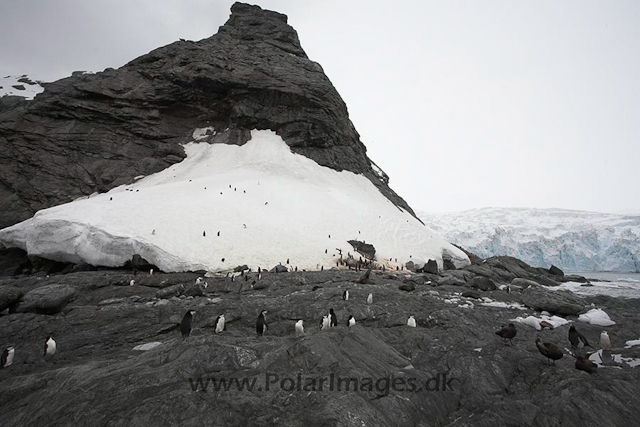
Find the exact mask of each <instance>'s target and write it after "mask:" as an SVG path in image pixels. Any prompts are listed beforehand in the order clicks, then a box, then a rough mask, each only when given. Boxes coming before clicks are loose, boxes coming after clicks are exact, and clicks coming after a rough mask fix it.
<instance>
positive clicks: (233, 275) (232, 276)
mask: <svg viewBox="0 0 640 427" xmlns="http://www.w3.org/2000/svg"><path fill="white" fill-rule="evenodd" d="M231 281H232V282H235V281H236V275H235V274H232V275H231Z"/></svg>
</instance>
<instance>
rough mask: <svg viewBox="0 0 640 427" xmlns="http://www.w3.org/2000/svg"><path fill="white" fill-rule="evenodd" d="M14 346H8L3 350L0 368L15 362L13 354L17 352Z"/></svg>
mask: <svg viewBox="0 0 640 427" xmlns="http://www.w3.org/2000/svg"><path fill="white" fill-rule="evenodd" d="M15 352H16V351H15V349H14V348H13V347H7V348H5V349H4V351H3V352H2V358H1V359H0V369H2V368H7V367H9V366H11V364H12V363H13V355H14V354H15Z"/></svg>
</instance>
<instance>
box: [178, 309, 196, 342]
mask: <svg viewBox="0 0 640 427" xmlns="http://www.w3.org/2000/svg"><path fill="white" fill-rule="evenodd" d="M194 314H196V312H195V310H189V311H187V312H186V313H185V315H184V317H183V318H182V322H180V332H182V338H186V337H188V336H189V335H191V327H192V323H193V315H194Z"/></svg>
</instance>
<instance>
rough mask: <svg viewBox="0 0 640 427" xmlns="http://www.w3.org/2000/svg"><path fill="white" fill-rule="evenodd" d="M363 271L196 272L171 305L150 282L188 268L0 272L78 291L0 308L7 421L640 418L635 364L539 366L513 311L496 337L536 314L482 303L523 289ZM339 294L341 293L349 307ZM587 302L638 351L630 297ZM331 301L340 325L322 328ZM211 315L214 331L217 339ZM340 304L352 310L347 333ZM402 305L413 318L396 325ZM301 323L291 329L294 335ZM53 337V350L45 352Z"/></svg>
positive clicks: (630, 352)
mask: <svg viewBox="0 0 640 427" xmlns="http://www.w3.org/2000/svg"><path fill="white" fill-rule="evenodd" d="M252 274H253V273H252ZM360 274H361V273H358V272H355V271H349V270H343V271H324V272H306V273H302V272H299V273H281V274H269V273H266V272H263V276H262V279H261V280H259V281H258V283H260V284H261V285H262V286H261V287H262V289H260V290H259V291H258V290H257V286H256V287H254V288H253V289H252V288H251V286H250V284H248V283H246V282H245V281H244V280H236V281H235V282H231V279H230V278H225V277H224V276H216V277H211V278H207V279H206V280H207V283H208V284H209V286H208V287H207V288H206V289H205V290H204V295H201V296H185V295H182V296H180V297H178V296H174V297H172V298H169V299H158V298H156V296H155V294H156V291H157V289H158V288H159V287H160V288H165V289H166V288H168V287H169V286H176V285H178V286H182V287H184V288H186V287H188V286H190V285H192V284H194V283H195V281H196V279H197V277H198V275H197V274H188V273H184V274H163V273H154V274H153V275H152V276H150V275H148V274H142V273H138V274H137V275H135V276H134V275H133V273H132V272H126V271H93V272H79V273H70V274H58V275H52V276H50V277H42V276H40V277H36V276H22V277H14V278H7V279H3V282H2V286H12V287H13V288H17V289H21V290H23V291H24V292H25V293H26V294H29V293H31V292H33V290H37V289H38V288H44V287H51V286H58V285H63V284H64V285H66V286H70V287H73V288H74V289H75V290H76V293H77V297H76V299H75V300H72V301H70V302H69V303H68V304H67V305H66V307H64V309H63V310H62V312H60V313H57V314H51V315H46V314H41V313H11V314H8V313H7V312H6V311H5V312H4V313H0V345H3V346H9V345H12V346H14V347H15V349H16V350H15V351H16V353H15V359H14V362H13V364H12V365H11V366H10V367H8V368H6V369H0V407H2V408H3V412H2V420H3V423H4V424H6V425H35V424H40V423H43V422H44V423H45V424H47V425H51V426H61V425H69V424H74V425H102V424H114V425H128V426H143V425H152V424H155V425H182V426H196V425H202V424H208V423H209V421H207V420H214V421H212V422H211V423H210V424H214V425H238V426H240V425H274V426H275V425H278V426H299V425H309V426H312V425H313V426H315V425H326V426H334V425H335V426H343V425H344V426H347V425H363V424H366V425H375V426H416V425H434V426H446V425H455V426H460V427H463V426H484V425H486V426H489V425H506V426H524V425H530V426H545V425H556V424H557V423H558V420H562V425H563V426H564V425H566V426H569V427H573V426H575V427H577V426H583V425H598V426H601V427H614V426H616V427H617V426H622V425H630V423H632V421H633V420H635V419H638V418H639V417H640V408H639V407H638V405H629V404H628V402H629V399H630V396H637V395H638V393H640V368H638V367H636V368H632V367H631V366H629V364H627V363H626V362H620V363H617V362H615V361H614V360H611V361H609V362H606V363H609V366H611V367H613V366H615V369H614V368H611V367H608V368H603V369H598V372H597V373H596V374H593V375H588V374H586V373H584V372H581V371H578V370H576V369H575V367H574V360H573V358H571V357H570V356H569V355H566V356H565V357H564V358H563V359H561V360H559V361H557V362H556V366H554V367H550V366H548V364H547V360H546V359H545V358H544V356H542V355H540V354H539V352H538V350H537V348H536V346H535V339H536V338H537V337H538V336H539V334H540V332H539V331H538V330H536V329H535V328H533V327H531V326H528V325H526V324H522V323H517V328H518V335H517V336H516V337H515V339H514V340H513V345H509V344H508V345H505V344H503V343H502V341H501V339H500V338H499V337H496V336H495V334H494V331H495V330H497V329H498V328H499V327H500V325H501V324H502V323H506V322H508V321H511V319H513V318H514V317H516V316H523V317H526V316H527V315H537V313H536V312H535V311H532V310H513V309H508V308H499V307H486V306H483V305H482V303H483V301H484V298H485V297H487V296H490V297H491V298H494V299H497V300H500V301H502V302H505V303H516V302H518V300H519V298H520V295H519V294H517V293H511V294H507V293H506V292H504V291H499V290H498V291H487V292H478V293H475V294H474V293H466V295H467V296H468V297H469V298H468V299H467V300H464V301H462V300H461V299H462V298H464V297H461V296H459V294H458V292H459V291H460V288H459V287H453V286H446V285H442V286H437V288H434V287H432V286H435V284H433V283H432V285H431V286H428V285H418V286H416V287H415V289H414V290H413V291H411V292H405V291H403V290H400V286H402V285H406V284H408V283H413V281H410V282H405V280H406V279H407V277H406V272H404V273H402V274H395V273H394V274H389V273H376V272H372V273H371V279H372V280H371V283H368V284H359V283H355V280H356V279H357V278H358V277H359V276H360ZM423 276H424V275H420V274H412V275H411V278H416V279H420V278H422V277H423ZM451 277H453V276H451ZM461 277H462V276H461ZM132 279H135V281H136V282H135V284H134V285H133V286H129V283H130V281H131V280H132ZM346 288H348V289H349V290H350V298H349V300H348V301H343V300H342V292H343V291H344V289H346ZM436 289H437V290H436ZM369 293H372V294H373V295H374V298H373V303H372V304H367V303H366V297H367V295H368V294H369ZM478 298H483V300H482V301H480V300H478ZM454 300H459V302H458V303H452V302H453V301H454ZM463 302H464V304H463ZM585 303H587V304H591V303H595V304H597V305H598V306H601V307H606V311H607V313H608V314H609V315H611V317H612V318H613V319H615V320H616V324H615V325H613V326H611V327H607V330H608V332H609V335H610V337H611V340H612V342H613V344H614V345H613V347H614V348H615V350H614V351H612V352H613V353H615V354H618V353H620V354H623V355H624V357H625V358H639V357H640V347H639V346H636V347H632V348H630V349H622V348H621V347H623V346H624V342H625V341H626V340H630V339H637V338H638V337H639V336H640V324H639V323H638V322H637V313H638V310H640V300H638V299H627V300H618V299H615V298H607V297H595V298H591V297H587V298H586V301H585ZM329 308H333V309H334V310H335V313H336V315H337V316H338V327H335V328H330V329H329V330H324V331H320V330H319V327H318V323H319V320H320V319H321V317H322V316H323V315H326V314H327V312H328V310H329ZM189 309H193V310H195V311H196V314H195V317H194V329H193V332H192V334H191V336H190V337H189V338H187V339H183V338H182V337H181V336H180V332H179V328H178V327H177V324H178V323H179V322H180V319H181V318H182V316H183V315H184V313H185V312H186V311H187V310H189ZM263 309H267V310H268V313H267V321H268V324H269V329H268V332H267V334H266V335H265V336H264V337H261V338H259V339H258V338H256V337H255V320H256V317H257V315H258V313H259V312H260V311H261V310H263ZM220 314H225V317H226V328H225V331H224V332H222V333H219V334H216V333H215V332H214V329H215V321H216V318H217V316H218V315H220ZM349 315H353V316H354V317H355V318H356V320H357V324H356V326H354V327H351V328H348V327H347V326H346V320H347V318H348V316H349ZM410 315H413V316H415V319H416V322H417V325H418V327H416V328H411V327H408V326H407V325H406V322H407V318H408V316H410ZM299 319H303V320H304V325H305V334H304V335H303V336H296V335H295V332H294V324H295V323H296V322H297V321H298V320H299ZM572 320H574V321H575V320H576V318H573V319H572ZM579 329H580V332H581V333H583V334H584V335H585V336H586V337H587V338H588V339H589V341H590V342H591V343H593V344H595V343H596V342H597V337H598V336H599V335H600V332H601V330H602V326H597V325H591V324H588V323H582V322H580V325H579ZM567 331H568V325H562V326H558V327H556V328H554V329H552V330H548V331H544V332H542V334H543V339H544V341H547V342H553V343H556V344H557V345H558V347H560V348H563V347H564V346H568V340H567ZM48 335H52V336H53V337H54V339H55V340H56V341H57V343H58V351H57V353H56V355H55V356H54V357H53V358H50V359H43V358H42V343H43V342H44V340H45V339H46V337H47V336H48ZM145 349H146V350H145ZM332 376H333V378H334V383H333V386H331V381H330V379H331V378H332ZM322 378H324V379H325V380H323V381H324V386H323V388H322V389H320V384H319V382H320V381H321V379H322ZM338 378H340V379H341V383H340V388H338V383H337V381H338ZM213 380H215V381H216V383H215V384H214V383H213V382H212V381H213ZM223 380H224V381H226V382H227V383H226V384H227V386H223V385H222V383H221V381H223ZM314 380H315V385H314V384H313V382H314ZM235 381H238V383H236V382H235ZM243 381H244V383H243ZM354 381H355V382H354ZM298 382H300V386H298ZM241 384H244V388H242V389H240V388H239V386H240V385H241ZM251 384H253V388H252V389H251V390H249V389H248V387H249V386H251ZM267 384H268V387H267ZM355 384H357V387H358V389H357V390H354V386H355ZM411 384H413V385H414V386H415V387H416V388H415V389H413V390H412V389H411V387H412V386H411ZM445 384H447V385H446V387H445ZM305 385H306V387H307V388H306V389H305V388H304V387H305ZM216 387H218V389H216ZM225 387H226V388H225ZM298 387H299V388H298ZM331 387H332V388H331ZM417 387H420V391H418V389H417ZM436 389H437V390H436ZM594 390H597V393H594ZM514 408H515V409H514ZM516 409H517V410H516Z"/></svg>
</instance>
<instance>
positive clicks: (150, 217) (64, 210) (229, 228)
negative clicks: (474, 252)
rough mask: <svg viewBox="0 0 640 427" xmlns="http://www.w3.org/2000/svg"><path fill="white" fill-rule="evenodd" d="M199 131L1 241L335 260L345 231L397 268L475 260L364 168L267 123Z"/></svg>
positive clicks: (121, 257)
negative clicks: (236, 136)
mask: <svg viewBox="0 0 640 427" xmlns="http://www.w3.org/2000/svg"><path fill="white" fill-rule="evenodd" d="M206 132H207V129H196V130H194V132H193V138H194V141H192V142H189V143H188V144H185V145H184V146H183V147H184V150H185V153H186V155H187V157H186V158H185V159H184V160H183V161H182V162H180V163H177V164H174V165H172V166H170V167H169V168H167V169H165V170H163V171H161V172H158V173H156V174H153V175H149V176H146V177H141V178H140V179H138V180H136V181H135V182H134V183H132V184H129V185H123V186H120V187H117V188H114V189H112V190H111V191H109V192H107V193H102V194H94V195H92V196H90V197H88V198H81V199H78V200H75V201H73V202H70V203H66V204H63V205H59V206H54V207H52V208H49V209H44V210H42V211H39V212H37V213H36V214H35V215H34V216H33V217H32V218H30V219H28V220H26V221H23V222H21V223H18V224H15V225H13V226H11V227H7V228H5V229H3V230H0V247H19V248H22V249H23V250H25V251H27V253H29V254H30V255H37V256H41V257H43V258H47V259H53V260H56V261H64V262H73V263H81V262H86V263H88V264H91V265H96V266H108V267H117V266H122V265H123V264H125V263H126V262H127V261H129V260H130V259H131V258H132V257H133V255H134V254H137V255H140V256H142V257H143V258H145V259H146V260H147V261H149V262H150V263H152V264H154V265H156V266H158V267H159V268H160V269H161V270H163V271H167V272H175V271H195V270H207V271H211V272H216V271H225V270H229V269H233V268H234V267H236V266H238V265H244V264H246V265H248V266H250V267H255V268H257V267H259V266H261V267H267V266H268V267H271V266H273V265H276V264H278V263H283V264H287V267H289V268H294V266H296V267H298V268H299V269H306V270H316V269H321V268H322V267H324V268H331V267H332V266H335V265H336V261H337V260H338V258H339V250H342V253H343V255H344V256H346V255H347V253H348V252H349V251H351V252H353V248H352V247H351V245H350V244H349V243H347V241H348V240H360V241H366V242H367V243H370V244H373V245H374V247H375V249H376V255H377V259H378V260H382V261H385V262H387V261H388V260H390V259H393V262H392V261H388V262H387V265H388V267H389V268H393V269H395V266H396V265H404V263H406V262H408V261H409V260H412V261H414V262H415V263H418V264H419V263H421V262H422V263H424V262H426V261H427V260H428V259H434V260H436V261H437V263H438V265H439V266H440V267H441V268H442V266H443V258H448V259H450V260H451V261H452V262H453V263H454V265H456V266H457V267H462V266H464V265H467V264H469V263H470V261H469V258H468V257H467V256H466V255H465V254H464V252H462V251H461V250H459V249H458V248H456V247H455V246H453V245H451V244H450V243H449V242H447V241H445V240H444V239H443V238H442V237H440V236H439V235H437V233H435V232H434V231H433V230H431V229H430V228H429V227H427V226H425V225H424V224H423V223H421V222H420V221H419V220H418V219H417V218H415V217H413V216H412V215H411V214H409V213H408V212H405V211H403V210H402V209H401V208H399V207H397V206H396V205H394V204H393V203H392V202H390V201H389V200H388V199H387V198H386V197H384V196H383V195H382V193H380V191H379V190H378V189H377V188H376V187H375V186H374V184H373V183H372V182H371V181H370V180H369V179H367V178H366V177H364V176H362V175H357V174H354V173H352V172H348V171H341V172H338V171H335V170H333V169H330V168H327V167H323V166H320V165H318V164H317V163H316V162H314V161H313V160H311V159H309V158H307V157H304V156H302V155H299V154H295V153H293V152H292V151H291V149H290V148H289V146H288V145H287V144H286V143H285V142H284V141H283V140H282V138H281V137H280V136H278V135H276V133H275V132H273V131H270V130H253V131H252V132H251V139H250V140H249V141H248V142H247V143H246V144H244V145H242V146H237V145H227V144H220V143H217V144H209V143H207V142H199V141H198V140H199V139H201V136H202V135H203V134H206ZM396 259H397V263H396ZM287 260H290V264H289V261H287ZM285 261H287V262H285Z"/></svg>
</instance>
